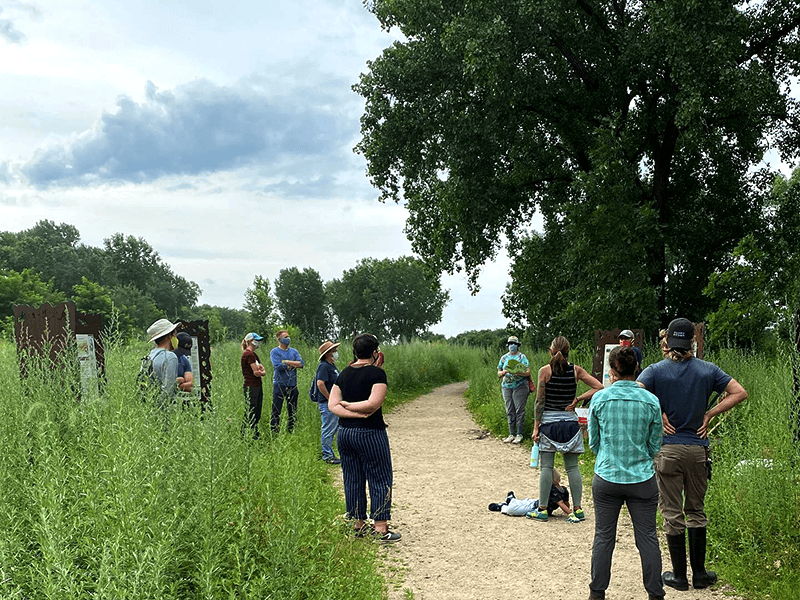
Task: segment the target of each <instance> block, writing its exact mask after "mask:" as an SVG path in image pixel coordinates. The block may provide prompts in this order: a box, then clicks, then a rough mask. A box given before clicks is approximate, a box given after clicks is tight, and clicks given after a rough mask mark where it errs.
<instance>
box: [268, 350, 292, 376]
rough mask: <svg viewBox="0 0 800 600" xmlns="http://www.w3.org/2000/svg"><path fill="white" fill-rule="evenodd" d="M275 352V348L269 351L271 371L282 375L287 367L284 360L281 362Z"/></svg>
mask: <svg viewBox="0 0 800 600" xmlns="http://www.w3.org/2000/svg"><path fill="white" fill-rule="evenodd" d="M275 350H277V348H273V349H272V350H270V351H269V360H270V361H271V362H272V368H273V369H275V370H276V371H277V372H279V373H283V372H285V371H287V370H288V369H289V367H288V366H287V365H286V364H285V363H286V361H285V360H281V357H280V354H278V353H277V352H276V351H275Z"/></svg>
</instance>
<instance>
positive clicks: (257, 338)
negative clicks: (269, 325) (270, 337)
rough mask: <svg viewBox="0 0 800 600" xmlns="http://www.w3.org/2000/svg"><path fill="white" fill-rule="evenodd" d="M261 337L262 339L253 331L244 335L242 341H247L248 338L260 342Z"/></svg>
mask: <svg viewBox="0 0 800 600" xmlns="http://www.w3.org/2000/svg"><path fill="white" fill-rule="evenodd" d="M263 339H264V338H263V337H261V336H260V335H258V334H257V333H253V332H251V333H248V334H247V335H246V336H244V341H245V342H249V341H250V340H255V341H257V342H260V341H261V340H263Z"/></svg>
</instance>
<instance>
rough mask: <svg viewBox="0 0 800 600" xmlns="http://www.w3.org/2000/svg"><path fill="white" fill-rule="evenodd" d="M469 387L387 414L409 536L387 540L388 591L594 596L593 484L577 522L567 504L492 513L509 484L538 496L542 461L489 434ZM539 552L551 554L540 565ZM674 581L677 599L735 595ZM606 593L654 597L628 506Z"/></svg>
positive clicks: (439, 597)
mask: <svg viewBox="0 0 800 600" xmlns="http://www.w3.org/2000/svg"><path fill="white" fill-rule="evenodd" d="M466 388H467V384H466V383H458V384H452V385H447V386H444V387H441V388H438V389H436V390H434V391H433V392H432V393H430V394H427V395H425V396H421V397H420V398H418V399H416V400H414V401H413V402H410V403H409V404H406V405H404V406H402V407H400V408H399V409H397V410H395V411H393V412H392V413H391V414H390V415H387V417H386V422H387V423H388V424H389V429H388V433H389V443H390V444H391V448H392V462H393V465H394V479H395V484H394V501H395V506H394V509H393V511H392V528H393V529H394V530H396V531H398V532H400V533H402V535H403V539H402V540H401V541H400V542H399V543H397V544H392V545H391V546H388V547H386V548H385V553H386V558H387V565H388V567H389V579H390V593H389V599H390V600H409V598H412V597H413V598H414V600H472V599H475V600H478V599H480V600H509V599H512V598H526V599H529V600H538V599H541V600H545V599H547V600H559V599H560V600H580V599H583V598H587V597H588V595H589V579H590V562H591V546H592V536H593V534H594V511H593V506H592V501H591V490H589V489H585V490H584V502H583V506H584V508H585V510H586V521H585V522H583V523H579V524H570V523H567V522H566V517H565V516H564V515H563V514H562V513H561V512H560V511H559V512H558V513H556V515H554V516H552V517H551V518H550V520H549V521H548V522H546V523H540V522H534V521H531V520H529V519H526V518H524V517H521V518H517V517H506V516H505V515H501V514H499V513H494V512H490V511H489V510H488V509H487V507H488V505H489V503H490V502H500V501H502V499H504V498H505V496H506V493H507V492H508V491H509V490H513V491H514V492H515V493H516V494H517V496H518V497H525V496H530V497H536V495H538V491H537V489H538V470H534V469H531V468H530V467H529V466H528V458H529V451H528V450H527V449H526V448H525V447H522V446H515V445H511V444H503V443H502V442H501V441H500V440H499V439H497V438H494V437H491V436H482V432H481V431H480V430H479V429H478V428H477V426H476V425H475V423H474V422H473V421H472V418H471V417H470V415H469V413H468V412H467V410H466V408H465V400H464V397H463V394H464V391H465V390H466ZM499 401H500V398H499V392H498V402H499ZM559 464H562V466H563V463H560V459H557V460H556V466H557V467H558V465H559ZM564 479H565V480H566V477H565V478H564ZM565 483H566V482H565ZM537 554H540V555H542V556H543V557H545V559H544V560H543V561H542V562H541V564H537V561H536V560H535V556H536V555H537ZM665 559H666V555H665ZM407 590H410V592H411V593H413V596H410V595H409V594H408V591H407ZM667 590H668V591H667V598H668V599H670V598H672V599H674V600H677V599H680V600H712V599H722V598H730V596H725V595H724V594H723V592H722V591H720V590H717V591H711V590H693V589H691V588H690V590H689V591H688V592H678V591H674V590H671V589H670V588H667ZM606 597H607V598H608V599H609V600H641V599H643V598H646V597H647V593H646V592H645V590H644V587H643V585H642V575H641V563H640V562H639V556H638V554H637V552H636V547H635V545H634V542H633V529H632V527H631V524H630V519H629V518H628V517H627V514H625V511H624V510H623V516H622V517H621V519H620V526H619V534H618V538H617V548H616V551H615V555H614V567H613V573H612V578H611V587H610V588H609V590H608V592H607V594H606Z"/></svg>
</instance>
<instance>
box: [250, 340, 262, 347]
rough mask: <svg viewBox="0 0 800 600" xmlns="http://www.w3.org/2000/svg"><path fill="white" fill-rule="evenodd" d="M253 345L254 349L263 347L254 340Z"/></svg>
mask: <svg viewBox="0 0 800 600" xmlns="http://www.w3.org/2000/svg"><path fill="white" fill-rule="evenodd" d="M252 344H253V348H258V347H259V346H260V345H261V342H259V341H258V340H253V342H252Z"/></svg>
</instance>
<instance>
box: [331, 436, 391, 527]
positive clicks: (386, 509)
mask: <svg viewBox="0 0 800 600" xmlns="http://www.w3.org/2000/svg"><path fill="white" fill-rule="evenodd" d="M337 446H338V447H339V457H340V458H341V459H342V478H343V479H344V500H345V505H346V507H347V512H348V513H349V514H350V517H351V518H353V519H361V520H363V519H366V518H367V516H368V515H367V484H369V497H370V511H369V517H371V518H372V519H374V520H375V521H388V520H389V519H390V518H391V506H392V482H393V476H392V455H391V452H390V451H389V436H388V435H386V430H385V429H360V428H356V427H339V434H338V437H337Z"/></svg>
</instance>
